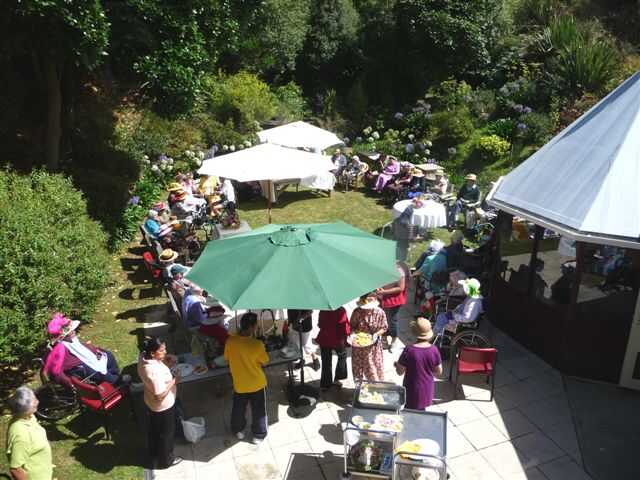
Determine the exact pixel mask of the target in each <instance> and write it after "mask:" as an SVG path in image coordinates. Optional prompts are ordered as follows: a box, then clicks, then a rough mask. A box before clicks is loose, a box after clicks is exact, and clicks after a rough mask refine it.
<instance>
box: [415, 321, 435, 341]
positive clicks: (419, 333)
mask: <svg viewBox="0 0 640 480" xmlns="http://www.w3.org/2000/svg"><path fill="white" fill-rule="evenodd" d="M411 326H412V327H413V331H414V332H415V334H416V338H417V339H418V340H427V341H429V340H431V339H432V338H433V330H432V329H431V322H430V321H429V320H427V319H426V318H424V317H418V318H416V320H415V321H414V322H412V323H411Z"/></svg>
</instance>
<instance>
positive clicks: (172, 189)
mask: <svg viewBox="0 0 640 480" xmlns="http://www.w3.org/2000/svg"><path fill="white" fill-rule="evenodd" d="M182 188H183V187H182V185H181V184H179V183H178V182H171V183H170V184H169V185H167V191H169V192H178V191H180V190H182Z"/></svg>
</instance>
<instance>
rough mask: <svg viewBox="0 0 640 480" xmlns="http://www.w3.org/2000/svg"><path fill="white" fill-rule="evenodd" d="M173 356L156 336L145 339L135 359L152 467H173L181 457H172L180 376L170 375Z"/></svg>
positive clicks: (174, 358) (174, 361) (173, 363)
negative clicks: (140, 381)
mask: <svg viewBox="0 0 640 480" xmlns="http://www.w3.org/2000/svg"><path fill="white" fill-rule="evenodd" d="M175 363H176V357H175V356H173V355H167V347H166V345H165V344H164V343H162V342H161V341H160V340H159V339H158V338H157V337H151V338H147V339H146V340H145V341H144V345H143V350H142V353H141V354H140V357H139V359H138V375H140V379H141V380H142V383H143V384H144V403H145V405H146V407H147V415H148V418H149V422H148V429H147V438H148V448H149V457H150V460H151V464H152V466H153V468H158V469H164V468H169V467H172V466H173V465H177V464H178V463H180V462H181V461H182V458H181V457H176V456H174V455H173V446H174V437H175V425H176V409H175V403H176V385H177V384H178V382H179V381H180V377H179V376H178V375H176V376H175V377H174V376H173V375H172V374H171V370H170V369H169V367H170V366H173V365H175Z"/></svg>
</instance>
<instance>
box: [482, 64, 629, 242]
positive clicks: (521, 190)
mask: <svg viewBox="0 0 640 480" xmlns="http://www.w3.org/2000/svg"><path fill="white" fill-rule="evenodd" d="M639 189H640V72H637V73H636V74H634V75H633V76H632V77H630V78H629V79H627V80H626V81H625V82H624V83H622V85H620V86H619V87H618V88H616V89H615V90H614V91H613V92H611V93H610V94H609V95H607V96H606V97H605V98H604V99H602V100H601V101H600V102H599V103H598V104H596V105H595V106H594V107H593V108H591V109H590V110H589V111H588V112H586V113H585V114H584V115H582V116H581V117H580V118H578V119H577V120H576V121H575V122H573V123H572V124H571V125H569V126H568V127H567V128H565V129H564V130H563V131H562V132H560V133H559V134H558V135H556V136H555V137H554V138H553V139H552V140H551V141H550V142H549V143H547V144H546V145H545V146H543V147H542V148H541V149H540V150H538V151H537V152H536V153H535V154H533V155H532V156H531V157H529V159H527V160H526V161H525V162H524V163H522V164H521V165H520V166H518V167H517V168H515V169H514V170H513V171H511V172H510V173H509V174H507V175H506V176H505V177H504V178H502V179H501V181H500V183H499V184H498V185H496V186H495V187H494V189H493V191H492V192H491V194H490V195H489V198H488V201H489V204H491V205H493V206H495V207H497V208H499V209H501V210H505V211H508V212H510V213H513V214H516V215H519V216H522V217H524V218H528V219H529V220H531V221H533V222H535V223H537V224H539V225H543V226H545V227H547V228H550V229H553V230H555V231H557V232H560V233H562V234H563V235H566V236H568V237H571V238H573V239H576V240H580V241H587V242H589V241H590V242H596V243H608V244H614V245H620V246H627V247H629V246H631V247H635V248H639V247H640V243H639V242H640V238H639V237H640V195H639V193H640V192H639Z"/></svg>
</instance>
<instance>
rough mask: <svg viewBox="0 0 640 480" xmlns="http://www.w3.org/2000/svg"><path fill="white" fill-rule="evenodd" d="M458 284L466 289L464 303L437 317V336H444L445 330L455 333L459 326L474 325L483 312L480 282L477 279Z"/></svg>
mask: <svg viewBox="0 0 640 480" xmlns="http://www.w3.org/2000/svg"><path fill="white" fill-rule="evenodd" d="M458 283H459V284H460V285H461V286H462V288H463V289H464V293H465V295H466V296H465V298H464V300H463V302H462V303H461V304H459V305H458V306H457V307H455V308H454V309H453V310H449V311H447V312H441V313H439V314H438V315H437V316H436V323H435V327H434V329H433V330H434V332H435V333H436V335H442V334H443V332H444V331H445V329H446V330H450V331H454V332H455V330H456V329H457V327H458V325H459V324H470V323H473V322H475V321H476V320H477V319H478V317H479V316H480V314H481V313H482V312H483V307H482V300H483V298H482V295H481V294H480V282H479V281H478V280H477V279H475V278H468V279H464V280H460V281H458Z"/></svg>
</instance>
